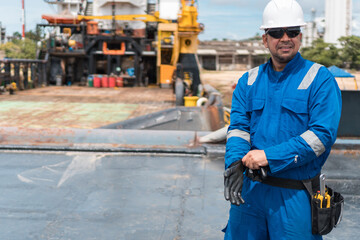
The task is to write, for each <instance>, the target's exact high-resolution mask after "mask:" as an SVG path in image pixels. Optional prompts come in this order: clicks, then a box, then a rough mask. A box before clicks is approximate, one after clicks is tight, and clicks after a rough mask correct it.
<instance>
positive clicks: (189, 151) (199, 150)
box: [0, 145, 207, 155]
mask: <svg viewBox="0 0 360 240" xmlns="http://www.w3.org/2000/svg"><path fill="white" fill-rule="evenodd" d="M0 150H28V151H64V152H126V153H170V154H185V155H206V154H207V151H206V148H205V147H196V148H167V149H165V148H150V147H149V148H122V147H119V148H104V147H93V148H89V147H70V146H26V145H0Z"/></svg>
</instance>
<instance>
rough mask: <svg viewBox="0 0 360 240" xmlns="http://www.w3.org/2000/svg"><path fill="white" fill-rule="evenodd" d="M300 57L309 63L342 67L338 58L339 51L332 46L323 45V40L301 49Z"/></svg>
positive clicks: (329, 44) (341, 62)
mask: <svg viewBox="0 0 360 240" xmlns="http://www.w3.org/2000/svg"><path fill="white" fill-rule="evenodd" d="M301 55H302V56H303V57H304V58H305V59H308V60H310V61H313V62H317V63H320V64H322V65H324V66H326V67H329V66H332V65H336V66H339V67H342V66H343V61H342V60H341V58H340V54H339V49H338V48H336V47H335V45H334V44H331V43H325V42H324V40H323V39H320V38H319V39H317V40H315V41H314V42H313V46H311V47H304V48H302V49H301Z"/></svg>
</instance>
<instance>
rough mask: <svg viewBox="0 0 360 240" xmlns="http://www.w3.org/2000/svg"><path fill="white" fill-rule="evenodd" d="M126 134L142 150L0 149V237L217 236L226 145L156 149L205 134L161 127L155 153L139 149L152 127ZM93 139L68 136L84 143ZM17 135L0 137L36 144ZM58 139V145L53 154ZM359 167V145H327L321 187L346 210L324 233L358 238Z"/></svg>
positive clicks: (223, 215) (223, 217)
mask: <svg viewBox="0 0 360 240" xmlns="http://www.w3.org/2000/svg"><path fill="white" fill-rule="evenodd" d="M84 131H86V130H84ZM92 131H94V132H97V131H107V133H109V131H114V132H116V131H118V132H119V131H120V132H121V131H124V130H100V129H98V130H92ZM129 131H133V130H128V131H127V134H123V135H122V136H123V138H125V140H124V141H127V140H126V138H128V139H129V140H128V141H130V142H131V141H132V140H131V139H136V138H137V137H139V135H137V134H140V135H143V136H144V137H143V139H142V141H143V142H144V144H142V153H139V151H137V150H138V148H136V149H135V151H133V150H131V149H130V150H129V149H128V152H123V149H122V148H118V146H114V152H111V151H103V152H102V151H100V150H99V149H97V151H93V148H92V147H91V144H90V145H88V147H89V149H88V151H84V149H80V150H81V151H75V150H76V149H72V148H71V146H69V145H67V144H66V142H64V141H58V142H57V143H56V144H55V145H56V146H57V147H58V148H50V150H52V151H38V150H36V151H34V150H6V149H5V147H3V150H1V151H0V152H1V154H0V171H1V173H0V178H1V181H0V182H1V183H0V191H1V195H0V206H1V207H0V219H1V220H0V221H1V224H0V239H12V240H17V239H19V240H20V239H133V240H135V239H136V240H139V239H214V240H215V239H222V238H223V233H222V232H221V229H222V228H223V227H225V225H226V221H227V218H228V208H229V203H228V202H226V201H225V200H224V197H223V177H222V173H223V168H224V162H223V156H224V146H223V145H203V146H198V148H196V149H198V151H193V152H186V151H185V152H183V153H182V154H179V153H171V151H170V152H169V151H162V150H161V149H174V148H175V149H181V148H182V147H186V146H187V147H189V146H188V144H189V143H190V142H191V141H192V140H193V137H192V136H193V135H197V136H199V135H202V134H204V133H196V134H195V133H191V132H188V133H183V134H184V135H182V137H180V138H178V139H180V140H179V141H178V142H176V141H175V139H176V138H177V137H176V136H178V137H179V133H180V132H176V131H165V132H166V135H163V136H166V137H161V138H155V139H157V141H156V142H154V143H155V144H156V146H157V147H156V148H155V149H157V150H156V151H146V149H154V146H153V145H152V143H149V142H148V143H147V144H146V141H148V138H147V136H150V135H153V137H156V134H155V133H154V132H156V131H147V130H143V131H134V132H133V133H132V134H130V132H129ZM94 132H92V133H94ZM157 132H158V133H159V134H161V133H162V131H157ZM120 135H121V134H120ZM92 136H93V135H92V134H90V135H89V136H87V135H86V134H85V135H79V136H75V135H73V138H74V139H75V140H76V141H75V142H77V143H80V142H83V143H86V142H90V140H91V141H93V140H92V139H93V138H92ZM99 136H100V137H99V138H98V139H97V143H93V144H95V145H97V144H98V143H100V142H103V143H104V144H105V143H106V139H107V138H105V137H103V136H105V135H101V134H100V135H99ZM108 136H111V134H110V135H108ZM16 138H17V136H13V137H12V138H8V139H9V140H12V141H13V142H12V144H13V145H11V146H12V147H10V149H15V148H14V146H17V147H18V149H21V146H26V147H25V148H23V149H30V148H29V146H36V144H35V142H34V144H31V143H27V144H25V143H26V142H27V141H28V139H23V142H21V141H20V140H18V141H15V139H16ZM18 138H19V139H21V138H22V137H21V136H20V135H19V136H18ZM68 138H69V139H70V137H69V136H68ZM61 139H62V140H64V139H66V137H64V136H62V137H61ZM114 139H116V137H115V138H114V136H112V137H111V138H109V140H108V141H113V140H114ZM161 141H163V143H161ZM164 142H166V143H167V144H164ZM38 145H39V144H38ZM40 145H41V144H40ZM62 145H64V147H63V148H62V149H63V151H57V149H60V147H61V146H62ZM9 146H10V145H9ZM52 146H54V145H52ZM84 146H85V145H84ZM109 146H110V145H107V147H109ZM176 146H178V148H176ZM34 149H36V148H34ZM199 149H200V150H199ZM201 149H202V150H201ZM359 169H360V154H359V152H358V151H354V150H346V151H343V150H334V151H333V152H332V154H331V156H330V158H329V160H328V161H327V163H326V165H325V167H324V172H325V173H326V175H327V177H328V179H329V182H328V184H329V185H330V186H332V187H333V188H334V189H335V190H336V191H339V192H341V193H342V194H343V195H344V196H345V214H344V218H343V221H342V222H341V224H340V225H339V227H338V228H337V229H334V230H333V232H332V233H331V234H329V235H328V236H325V237H324V239H357V238H358V236H359V234H360V230H359V228H358V226H357V223H358V222H359V221H360V205H359V204H360V195H359V188H360V187H359V186H360V185H359V183H360V175H359Z"/></svg>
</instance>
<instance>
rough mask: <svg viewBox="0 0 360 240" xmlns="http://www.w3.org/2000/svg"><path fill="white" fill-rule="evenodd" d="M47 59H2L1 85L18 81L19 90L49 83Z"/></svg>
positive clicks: (0, 68)
mask: <svg viewBox="0 0 360 240" xmlns="http://www.w3.org/2000/svg"><path fill="white" fill-rule="evenodd" d="M46 64H47V58H46V59H45V60H30V59H1V60H0V86H4V87H6V86H7V85H9V84H11V83H16V86H17V88H18V89H19V90H25V89H30V88H36V87H40V86H46V85H47V78H46Z"/></svg>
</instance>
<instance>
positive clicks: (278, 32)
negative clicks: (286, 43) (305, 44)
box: [265, 27, 301, 39]
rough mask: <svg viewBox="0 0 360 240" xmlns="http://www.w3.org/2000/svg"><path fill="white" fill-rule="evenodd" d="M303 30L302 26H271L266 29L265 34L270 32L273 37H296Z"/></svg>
mask: <svg viewBox="0 0 360 240" xmlns="http://www.w3.org/2000/svg"><path fill="white" fill-rule="evenodd" d="M300 32H301V30H300V27H289V28H269V29H267V30H265V34H269V35H270V36H271V37H273V38H276V39H280V38H282V37H283V36H284V34H285V33H286V35H288V37H289V38H294V37H296V36H297V35H299V34H300Z"/></svg>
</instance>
